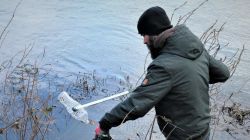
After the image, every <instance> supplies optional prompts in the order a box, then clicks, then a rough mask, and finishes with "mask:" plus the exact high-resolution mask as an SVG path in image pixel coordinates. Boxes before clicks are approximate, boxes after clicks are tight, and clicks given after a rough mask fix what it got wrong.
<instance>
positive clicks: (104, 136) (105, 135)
mask: <svg viewBox="0 0 250 140" xmlns="http://www.w3.org/2000/svg"><path fill="white" fill-rule="evenodd" d="M93 140H112V137H111V136H110V135H109V132H106V131H103V130H102V129H101V128H100V126H98V127H96V129H95V138H94V139H93Z"/></svg>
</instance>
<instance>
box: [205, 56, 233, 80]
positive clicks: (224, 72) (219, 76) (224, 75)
mask: <svg viewBox="0 0 250 140" xmlns="http://www.w3.org/2000/svg"><path fill="white" fill-rule="evenodd" d="M208 56H209V77H210V80H209V84H214V83H217V82H225V81H226V80H227V79H228V78H229V77H230V72H229V70H228V67H227V66H226V65H225V64H223V63H222V62H221V61H218V60H216V59H215V58H213V57H212V56H210V55H209V54H208Z"/></svg>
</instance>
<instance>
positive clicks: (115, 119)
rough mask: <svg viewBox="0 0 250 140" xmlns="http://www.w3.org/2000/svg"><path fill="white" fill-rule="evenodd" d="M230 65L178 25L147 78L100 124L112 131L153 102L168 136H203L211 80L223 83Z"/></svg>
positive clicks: (152, 65) (149, 68) (142, 113)
mask: <svg viewBox="0 0 250 140" xmlns="http://www.w3.org/2000/svg"><path fill="white" fill-rule="evenodd" d="M229 76H230V73H229V71H228V68H227V67H226V66H225V65H224V64H223V63H221V62H220V61H217V60H215V59H214V58H213V57H211V56H210V55H209V54H208V53H207V51H206V50H205V49H204V46H203V44H202V43H201V41H200V40H199V38H197V37H196V36H195V35H194V34H193V33H192V32H191V31H190V30H189V29H188V28H187V27H186V26H185V25H179V26H176V27H175V31H174V33H173V34H172V35H171V36H170V37H168V38H167V39H166V43H165V44H164V46H163V48H162V49H161V51H160V53H159V56H158V57H157V58H156V59H154V60H153V62H152V63H151V64H150V65H149V67H148V69H147V75H146V77H145V79H146V80H144V83H143V84H142V85H141V86H139V87H137V88H136V89H135V90H134V91H133V93H132V94H131V96H130V97H128V98H127V99H126V100H125V101H123V102H121V103H120V104H118V105H117V106H116V107H114V108H113V109H112V110H111V112H109V113H106V114H105V116H104V117H103V118H102V119H101V121H100V127H101V128H102V129H104V130H109V129H110V128H111V127H115V126H118V125H120V124H121V123H122V122H125V121H127V120H134V119H137V118H139V117H142V116H144V115H145V114H146V113H147V112H148V111H149V110H150V109H152V108H153V107H155V110H156V115H157V119H158V124H159V127H160V129H161V130H162V132H163V133H164V135H165V136H166V137H167V136H168V134H169V133H170V132H171V130H173V128H174V129H175V130H174V131H172V132H171V135H170V137H169V138H170V139H186V138H188V137H189V138H192V137H196V136H199V135H201V134H202V133H203V132H204V131H206V130H207V129H208V127H209V122H210V114H209V113H210V109H209V95H208V90H209V83H216V82H224V81H226V80H227V79H228V78H229Z"/></svg>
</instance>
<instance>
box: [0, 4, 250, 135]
mask: <svg viewBox="0 0 250 140" xmlns="http://www.w3.org/2000/svg"><path fill="white" fill-rule="evenodd" d="M18 2H19V1H18V0H0V31H2V30H3V29H4V28H5V27H6V25H7V23H8V21H9V20H10V18H11V16H12V14H13V11H14V9H15V7H16V5H17V3H18ZM201 2H202V1H200V0H194V1H188V3H187V4H186V5H185V6H184V7H183V8H182V9H180V10H178V11H177V12H176V13H175V15H174V18H173V24H175V23H176V22H177V20H178V17H179V16H180V15H183V14H185V13H187V12H188V11H190V10H192V9H193V8H195V7H196V6H197V5H199V3H201ZM182 3H184V0H179V1H170V0H159V1H157V0H144V1H141V0H134V1H123V0H106V1H99V0H84V1H83V0H23V1H22V2H21V4H20V5H19V6H18V8H17V10H16V13H15V17H14V18H13V21H12V22H11V24H10V25H9V27H8V28H7V29H6V31H5V33H4V39H2V40H0V44H1V48H0V62H3V61H4V60H6V59H8V58H10V57H12V56H13V55H15V54H16V53H17V52H18V51H20V50H23V49H24V48H25V47H27V46H34V48H33V50H32V52H31V56H30V57H31V59H36V58H37V56H38V55H41V54H42V53H43V52H44V51H45V58H44V60H43V62H44V63H46V64H51V65H52V66H53V70H54V71H57V72H58V73H60V72H61V73H63V72H65V73H78V72H92V71H94V70H95V71H97V72H98V73H99V74H100V75H104V76H106V75H112V76H114V77H118V78H124V77H126V76H130V77H131V81H132V82H135V81H136V80H137V79H138V78H139V77H140V75H141V74H142V73H143V68H144V61H145V57H146V55H147V49H146V47H145V45H144V44H143V40H142V37H141V36H140V35H138V33H137V28H136V25H137V20H138V17H139V16H140V15H141V13H142V12H143V11H144V10H145V9H147V8H149V7H151V6H156V5H159V6H161V7H163V8H164V9H165V10H166V12H167V14H168V15H171V14H172V12H173V10H174V9H175V8H176V7H178V6H179V5H181V4H182ZM249 7H250V1H249V0H237V1H236V0H227V1H225V0H209V1H208V2H207V3H206V4H205V5H203V6H202V7H201V8H200V9H199V10H198V11H197V12H196V13H195V14H194V15H193V16H192V17H191V18H190V20H189V21H188V22H187V26H188V27H190V29H191V30H192V31H193V32H195V34H197V35H198V36H200V35H201V34H202V33H203V32H204V31H205V30H206V29H207V28H208V27H209V26H210V25H211V24H212V23H213V22H214V21H215V20H218V24H219V25H221V24H223V23H224V22H226V25H225V28H224V32H222V34H221V42H223V43H225V44H226V43H227V42H229V43H230V44H229V47H228V48H227V49H225V50H224V53H225V55H232V54H233V53H234V52H235V51H236V50H237V49H238V48H240V49H241V48H242V46H243V45H244V44H245V51H244V54H243V57H242V60H241V63H240V65H239V67H238V69H237V71H236V74H235V77H234V78H233V80H230V81H229V82H228V83H227V84H226V85H228V88H227V90H228V91H231V90H237V89H239V87H240V85H242V84H243V83H245V84H246V85H245V86H244V87H243V90H244V91H246V92H244V95H242V96H243V97H249V91H250V88H249V87H250V83H248V80H249V79H250V73H249V69H250V50H249V49H250V40H249V39H250V30H249V27H250V16H249V13H250V9H249ZM148 61H150V60H148ZM64 78H65V79H67V77H63V79H64ZM240 100H242V102H247V101H246V99H244V98H243V99H240ZM248 105H249V104H248ZM111 106H113V104H112V103H106V104H104V105H103V106H102V107H99V106H97V107H94V108H93V109H92V111H93V112H100V110H103V108H106V109H104V110H105V111H108V110H109V109H110V108H111ZM103 113H104V112H100V114H99V113H98V114H97V115H96V116H95V115H93V116H95V119H99V118H100V117H101V115H102V114H103ZM61 121H63V120H61ZM59 126H60V125H59ZM93 129H94V127H92V126H85V125H83V124H79V123H78V122H77V121H74V120H72V121H70V123H69V124H68V128H67V129H63V130H62V131H59V132H58V133H56V134H52V135H53V136H54V135H57V136H56V138H55V137H53V138H51V139H53V140H54V139H58V140H59V139H65V140H66V139H69V137H70V138H72V139H75V140H77V139H79V140H80V139H90V138H91V137H92V136H93V132H92V131H93Z"/></svg>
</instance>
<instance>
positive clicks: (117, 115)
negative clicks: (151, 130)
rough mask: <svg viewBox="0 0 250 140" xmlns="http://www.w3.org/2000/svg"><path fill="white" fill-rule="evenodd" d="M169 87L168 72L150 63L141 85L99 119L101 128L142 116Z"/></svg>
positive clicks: (108, 127)
mask: <svg viewBox="0 0 250 140" xmlns="http://www.w3.org/2000/svg"><path fill="white" fill-rule="evenodd" d="M170 89H171V76H170V74H168V73H167V71H166V70H165V69H164V68H163V67H162V66H159V65H156V64H151V65H150V66H149V67H148V70H147V75H146V77H145V79H144V82H143V83H142V85H140V86H139V87H137V88H136V89H135V90H134V91H133V93H132V94H131V95H130V96H129V97H128V98H127V99H126V100H124V101H123V102H121V103H119V104H118V105H117V106H115V107H114V108H113V109H112V110H111V111H110V112H109V113H106V114H105V115H104V117H103V118H102V119H101V120H100V122H99V123H100V127H101V129H102V130H106V131H108V130H109V129H110V128H112V127H115V126H118V125H120V124H121V123H123V122H125V121H127V120H135V119H137V118H139V117H142V116H144V115H145V114H146V113H147V112H148V111H149V110H150V109H152V108H153V107H154V106H155V105H156V104H157V103H158V102H159V101H160V100H161V99H162V98H163V97H164V96H165V95H166V94H167V93H168V92H169V91H170Z"/></svg>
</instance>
